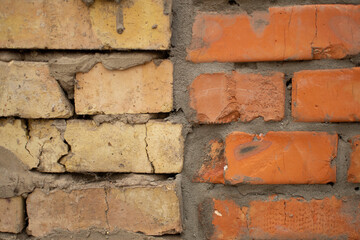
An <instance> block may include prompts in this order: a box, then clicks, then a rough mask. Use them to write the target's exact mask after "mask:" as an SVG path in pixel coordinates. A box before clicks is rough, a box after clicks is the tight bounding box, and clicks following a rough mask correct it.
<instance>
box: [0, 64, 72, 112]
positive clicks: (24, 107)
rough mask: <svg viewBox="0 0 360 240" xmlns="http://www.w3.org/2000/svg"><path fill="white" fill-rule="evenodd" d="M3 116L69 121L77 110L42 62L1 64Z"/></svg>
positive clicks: (1, 107) (0, 106)
mask: <svg viewBox="0 0 360 240" xmlns="http://www.w3.org/2000/svg"><path fill="white" fill-rule="evenodd" d="M0 91H1V93H2V94H1V95H0V116H5V117H7V116H19V117H22V118H69V117H71V116H72V115H73V106H72V105H71V103H70V102H69V100H68V99H67V98H66V97H65V95H64V93H63V91H62V89H61V88H60V86H59V84H58V83H57V81H56V80H55V79H54V78H53V77H51V76H50V73H49V66H48V64H47V63H41V62H18V61H12V62H10V63H5V62H0Z"/></svg>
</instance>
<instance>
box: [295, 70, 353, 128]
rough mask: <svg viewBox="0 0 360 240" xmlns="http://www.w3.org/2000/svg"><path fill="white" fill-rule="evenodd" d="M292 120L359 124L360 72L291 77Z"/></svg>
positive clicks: (315, 72)
mask: <svg viewBox="0 0 360 240" xmlns="http://www.w3.org/2000/svg"><path fill="white" fill-rule="evenodd" d="M292 116H293V117H294V119H295V121H302V122H354V121H359V120H360V68H351V69H336V70H312V71H301V72H297V73H295V74H294V77H293V90H292Z"/></svg>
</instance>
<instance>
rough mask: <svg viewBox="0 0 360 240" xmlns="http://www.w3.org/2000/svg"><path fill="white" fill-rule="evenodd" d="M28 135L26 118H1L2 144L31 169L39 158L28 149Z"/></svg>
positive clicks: (37, 162) (0, 144)
mask: <svg viewBox="0 0 360 240" xmlns="http://www.w3.org/2000/svg"><path fill="white" fill-rule="evenodd" d="M27 142H28V136H27V132H26V126H25V122H24V120H20V119H16V120H14V119H12V120H11V119H0V146H1V147H4V148H6V149H7V150H9V151H11V152H12V153H13V154H15V155H16V157H17V158H18V159H20V160H21V161H22V163H24V164H25V166H27V167H28V168H29V169H32V168H35V167H37V166H38V164H39V160H38V159H37V158H35V157H34V156H32V155H31V154H30V152H29V151H27V148H26V146H27Z"/></svg>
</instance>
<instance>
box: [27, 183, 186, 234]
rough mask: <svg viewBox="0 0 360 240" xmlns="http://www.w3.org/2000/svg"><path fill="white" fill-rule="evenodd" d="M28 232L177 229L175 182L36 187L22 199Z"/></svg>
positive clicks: (177, 215)
mask: <svg viewBox="0 0 360 240" xmlns="http://www.w3.org/2000/svg"><path fill="white" fill-rule="evenodd" d="M26 204H27V211H28V217H29V227H28V232H29V233H30V234H31V235H33V236H36V237H40V236H45V235H48V234H50V233H51V232H54V231H55V230H68V231H70V232H75V231H80V230H86V229H90V228H96V229H102V230H106V231H109V232H113V231H116V230H127V231H132V232H143V233H145V234H147V235H162V234H164V233H169V234H176V233H179V232H181V219H180V207H179V199H178V197H177V195H176V192H175V184H174V183H173V182H168V183H164V184H160V185H158V186H143V187H142V186H134V187H124V188H106V189H104V188H86V189H78V190H73V191H71V192H65V191H62V190H57V191H53V192H50V193H45V192H44V191H42V190H40V189H36V190H35V191H34V192H33V193H31V194H30V195H29V197H28V198H27V201H26Z"/></svg>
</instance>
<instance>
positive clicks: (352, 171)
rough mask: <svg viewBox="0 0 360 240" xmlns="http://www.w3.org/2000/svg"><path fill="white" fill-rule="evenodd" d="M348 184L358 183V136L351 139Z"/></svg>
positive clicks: (359, 151) (359, 149)
mask: <svg viewBox="0 0 360 240" xmlns="http://www.w3.org/2000/svg"><path fill="white" fill-rule="evenodd" d="M350 143H351V157H350V166H349V170H348V182H352V183H360V135H358V136H355V137H352V138H351V140H350Z"/></svg>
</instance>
